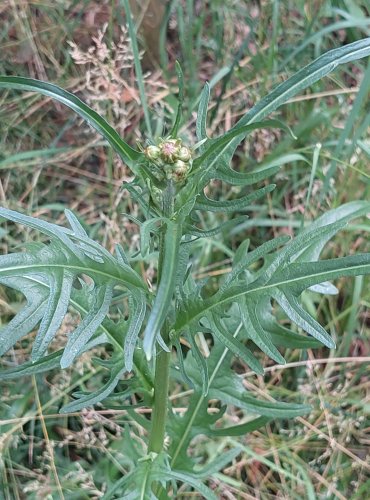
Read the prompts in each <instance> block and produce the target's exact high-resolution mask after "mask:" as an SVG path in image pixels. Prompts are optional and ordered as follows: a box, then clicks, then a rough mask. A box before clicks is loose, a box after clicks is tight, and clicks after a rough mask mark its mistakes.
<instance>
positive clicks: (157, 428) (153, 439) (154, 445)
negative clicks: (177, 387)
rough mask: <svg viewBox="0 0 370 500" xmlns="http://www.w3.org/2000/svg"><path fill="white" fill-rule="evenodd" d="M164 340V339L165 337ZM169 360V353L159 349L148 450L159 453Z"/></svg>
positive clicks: (162, 438) (166, 401)
mask: <svg viewBox="0 0 370 500" xmlns="http://www.w3.org/2000/svg"><path fill="white" fill-rule="evenodd" d="M164 340H165V341H166V340H167V339H164ZM170 360H171V353H169V352H166V351H161V352H160V353H159V354H158V356H157V359H156V362H155V377H154V402H153V413H152V427H151V430H150V437H149V445H148V452H151V451H154V452H155V453H160V452H161V451H162V450H163V443H164V436H165V429H166V415H167V405H168V386H169V371H170Z"/></svg>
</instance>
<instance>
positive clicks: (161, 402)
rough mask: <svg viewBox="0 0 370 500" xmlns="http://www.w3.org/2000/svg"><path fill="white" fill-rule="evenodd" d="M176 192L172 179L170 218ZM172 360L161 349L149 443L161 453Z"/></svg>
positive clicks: (166, 209) (167, 196) (166, 199)
mask: <svg viewBox="0 0 370 500" xmlns="http://www.w3.org/2000/svg"><path fill="white" fill-rule="evenodd" d="M174 194H175V193H174V187H173V183H172V181H169V182H168V185H167V187H166V189H165V190H164V192H163V215H164V216H165V217H169V218H170V217H172V215H173V205H174ZM165 227H166V226H164V227H163V230H162V232H161V234H160V239H159V258H158V286H159V284H160V281H161V275H162V269H163V265H164V257H165V255H164V252H165V229H164V228H165ZM168 337H169V335H168V330H167V328H166V324H165V325H164V327H163V332H162V338H163V340H164V342H165V343H166V344H167V343H168V340H169V338H168ZM170 362H171V353H170V352H166V351H163V350H161V351H160V352H159V354H158V355H157V357H156V361H155V375H154V399H153V413H152V426H151V430H150V436H149V444H148V452H149V453H150V452H152V451H153V452H155V453H161V451H162V450H163V444H164V437H165V431H166V420H167V418H166V417H167V407H168V387H169V373H170Z"/></svg>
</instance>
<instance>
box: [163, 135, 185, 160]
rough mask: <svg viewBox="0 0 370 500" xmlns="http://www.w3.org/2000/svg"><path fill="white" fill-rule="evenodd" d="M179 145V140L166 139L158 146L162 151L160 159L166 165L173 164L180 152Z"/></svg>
mask: <svg viewBox="0 0 370 500" xmlns="http://www.w3.org/2000/svg"><path fill="white" fill-rule="evenodd" d="M180 143H181V141H180V140H179V139H168V140H166V141H164V142H162V144H161V145H160V148H161V151H162V158H163V160H164V161H165V162H167V163H174V161H175V160H176V158H177V155H178V153H179V151H180Z"/></svg>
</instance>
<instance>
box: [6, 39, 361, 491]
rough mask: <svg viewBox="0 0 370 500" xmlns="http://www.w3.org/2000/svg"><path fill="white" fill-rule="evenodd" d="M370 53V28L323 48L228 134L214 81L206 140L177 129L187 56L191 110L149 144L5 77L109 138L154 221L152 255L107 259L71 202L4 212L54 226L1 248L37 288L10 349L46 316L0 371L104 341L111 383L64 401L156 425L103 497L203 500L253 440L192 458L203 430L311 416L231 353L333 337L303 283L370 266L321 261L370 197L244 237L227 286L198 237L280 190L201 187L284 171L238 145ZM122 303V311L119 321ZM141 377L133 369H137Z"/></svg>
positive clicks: (14, 277)
mask: <svg viewBox="0 0 370 500" xmlns="http://www.w3.org/2000/svg"><path fill="white" fill-rule="evenodd" d="M369 54H370V39H369V38H367V39H364V40H361V41H359V42H355V43H352V44H350V45H347V46H344V47H342V48H340V49H335V50H333V51H330V52H328V53H326V54H325V55H323V56H321V57H319V58H318V59H317V60H316V61H314V62H313V63H311V64H310V65H308V66H306V67H305V68H303V69H302V70H300V71H299V72H298V73H296V74H295V75H294V76H292V77H291V78H289V79H288V80H287V81H285V82H284V83H282V84H280V85H279V86H278V87H276V89H275V90H273V91H272V92H271V93H270V94H269V95H268V96H267V97H265V98H264V99H262V100H261V101H260V102H259V103H258V104H257V105H256V106H255V107H253V108H252V109H251V110H250V111H249V112H248V113H247V114H246V115H245V116H243V117H242V118H241V119H240V120H239V121H238V122H237V124H236V125H235V126H234V127H232V129H230V130H229V131H227V132H226V133H225V134H224V135H222V136H220V137H217V138H209V137H207V133H206V119H207V108H208V100H209V87H208V85H207V84H206V85H205V87H204V89H203V91H202V94H201V96H200V101H199V109H198V116H197V123H196V134H197V139H198V143H197V144H196V145H195V146H194V147H193V148H190V147H188V146H187V145H184V144H183V142H182V140H181V138H179V137H178V130H179V125H180V123H181V110H182V104H183V98H184V84H183V77H182V73H181V69H180V67H178V77H179V87H180V92H179V105H178V112H177V115H176V116H175V117H174V123H173V126H172V130H171V132H170V133H169V135H168V136H167V137H165V138H160V139H158V140H156V141H154V142H153V143H151V144H148V145H146V147H143V148H142V150H141V151H137V150H135V149H133V148H132V147H131V146H129V145H128V144H127V143H126V142H125V141H123V140H122V138H121V137H120V136H119V135H118V134H117V133H116V132H115V130H114V129H112V128H111V127H110V126H109V125H108V123H107V122H106V121H105V120H104V118H102V117H101V116H100V115H98V114H97V113H95V112H94V111H93V110H91V109H90V108H89V107H88V106H86V105H85V104H84V103H83V102H81V101H80V100H79V99H78V98H77V97H76V96H74V95H73V94H70V93H68V92H66V91H64V90H62V89H60V88H59V87H56V86H55V85H52V84H49V83H45V82H40V81H37V80H32V79H27V78H20V77H7V76H4V77H0V87H2V88H10V89H20V90H28V91H37V92H40V93H42V94H45V95H48V96H51V97H53V98H55V99H57V100H58V101H60V102H62V103H64V104H66V105H67V106H69V107H70V108H72V109H73V110H75V111H76V112H77V113H78V114H79V115H81V116H82V117H83V118H84V119H86V120H87V121H88V122H89V123H90V124H91V125H92V126H93V127H95V128H96V129H97V130H98V131H99V132H100V133H101V134H102V135H103V137H104V138H105V139H106V140H107V141H108V143H109V144H110V145H111V146H112V147H113V148H114V150H115V151H116V152H117V153H118V154H119V155H120V157H121V158H122V160H123V161H124V162H125V163H126V164H127V165H128V166H129V167H130V168H131V170H132V172H133V174H134V176H135V178H134V180H133V181H132V182H131V183H129V184H126V185H125V187H126V189H127V190H128V191H129V193H130V195H131V196H132V198H133V199H134V200H135V201H136V202H137V203H138V204H139V206H140V207H141V209H142V218H143V220H142V221H138V220H137V221H136V222H137V223H138V224H139V226H140V236H141V242H140V252H138V253H137V254H134V255H126V254H125V252H124V250H123V249H122V247H120V246H119V245H117V248H116V254H115V255H114V256H113V255H112V254H110V253H109V252H108V251H107V250H106V249H105V248H104V247H102V246H101V245H100V244H99V243H97V242H95V241H94V240H93V239H91V238H90V237H89V236H88V234H87V232H86V230H85V228H84V226H83V225H82V224H81V222H80V221H79V219H78V217H76V216H75V215H74V214H73V213H72V212H70V211H68V210H66V217H67V219H68V222H69V224H70V229H67V228H64V227H61V226H58V225H56V224H51V223H49V222H45V221H43V220H40V219H36V218H33V217H29V216H26V215H22V214H20V213H18V212H14V211H12V210H8V209H6V208H1V209H0V216H1V217H2V218H4V219H7V220H9V221H12V222H15V223H18V224H23V225H25V226H27V227H29V228H32V229H35V230H38V231H40V232H41V233H43V234H44V235H46V237H47V241H46V242H45V243H44V244H39V245H34V246H29V247H28V248H27V249H26V251H24V252H19V253H14V254H9V255H5V256H2V257H1V258H0V283H1V284H3V285H5V286H7V287H10V288H13V289H15V290H18V291H19V292H21V293H22V294H24V296H25V298H26V304H25V306H24V308H23V309H22V310H21V311H20V312H19V313H18V314H17V315H16V316H15V317H14V318H13V319H12V320H11V321H10V322H9V323H8V324H7V325H6V326H4V327H3V328H2V329H1V330H0V346H1V348H0V351H1V354H4V353H5V352H7V351H8V350H9V349H10V348H11V347H12V346H13V345H14V344H15V343H16V342H17V341H18V340H20V339H22V338H23V337H24V336H25V335H27V334H28V333H30V332H32V331H33V330H34V329H35V328H36V326H37V325H38V324H39V323H40V325H39V328H38V332H37V335H36V337H35V339H34V342H33V350H32V359H31V361H29V362H26V363H24V364H22V365H20V366H16V367H14V368H11V369H8V370H6V371H3V372H1V373H0V378H1V379H2V380H4V379H8V378H13V377H20V376H24V375H30V374H36V373H42V372H45V371H49V370H52V369H58V368H62V369H63V368H67V367H69V366H71V365H72V364H73V362H74V361H75V360H76V359H77V358H78V357H79V356H80V355H81V354H82V353H84V352H86V351H88V350H90V349H92V348H93V347H96V346H98V345H106V346H107V348H106V352H107V356H108V355H109V358H108V359H100V360H96V363H98V364H99V365H101V366H102V367H103V368H106V369H107V370H108V380H107V382H106V383H105V384H104V385H103V386H102V387H100V388H99V389H98V390H96V391H94V392H91V393H86V392H83V391H80V392H77V393H75V394H74V398H75V399H74V401H72V402H71V403H69V404H68V405H66V406H65V407H64V408H62V410H61V411H62V412H65V413H68V412H74V411H79V410H81V409H82V408H84V407H87V406H92V405H94V404H97V403H99V402H101V401H103V400H104V404H105V405H107V406H109V407H111V408H128V409H129V411H130V415H131V416H132V418H133V419H134V420H136V422H137V424H138V425H140V426H142V427H143V428H144V429H145V430H147V431H148V441H147V448H146V449H141V448H140V446H139V445H134V444H133V443H127V449H125V454H126V455H127V463H126V469H127V474H126V475H125V476H123V477H121V478H117V481H116V483H115V485H114V486H112V488H110V490H109V491H108V492H107V493H106V494H105V495H104V498H105V499H109V498H117V497H120V498H122V495H125V497H124V498H167V496H168V494H170V493H171V494H173V495H175V494H176V489H177V487H178V485H179V484H181V483H185V484H188V485H189V486H190V487H191V488H193V489H195V490H197V491H198V492H199V493H200V494H201V495H203V496H204V497H205V498H216V496H215V494H214V493H213V491H212V490H211V489H210V488H209V487H208V486H206V484H205V480H206V479H208V478H210V477H211V476H212V474H214V473H215V472H217V471H218V470H220V469H221V468H223V467H224V466H225V465H226V464H227V463H229V462H230V461H231V460H232V459H233V458H234V457H236V456H237V455H238V454H239V453H240V448H239V447H238V446H236V447H235V446H231V445H230V449H229V451H228V452H227V453H225V454H223V455H221V456H220V458H219V459H217V460H216V461H214V462H212V463H210V464H206V465H203V466H202V467H200V466H199V464H197V461H198V460H192V459H191V458H190V457H189V456H188V455H187V449H188V447H189V445H190V442H191V440H192V439H193V438H194V437H196V436H197V435H199V434H205V435H208V436H211V437H217V436H240V435H242V434H245V433H247V432H249V431H251V430H254V429H256V428H259V427H261V426H263V425H265V424H266V422H268V421H269V420H271V419H277V418H284V419H285V418H289V417H294V416H297V415H301V414H304V413H306V412H308V411H309V408H308V407H307V406H304V405H301V404H295V403H285V402H275V401H273V402H271V401H264V400H261V399H259V398H256V397H255V396H252V395H251V394H249V393H247V392H246V390H245V389H244V387H243V385H242V383H241V381H240V380H239V378H238V376H237V375H236V373H235V372H234V371H233V369H232V363H231V359H232V356H233V355H234V356H237V357H238V358H240V359H241V360H242V361H243V362H245V363H247V364H248V365H249V366H250V368H251V369H253V370H254V371H255V372H256V373H259V374H262V373H263V367H262V366H261V364H260V361H259V359H258V356H256V355H255V353H254V347H253V346H257V347H258V348H259V349H260V350H261V351H263V352H264V353H265V354H266V355H267V356H269V357H270V358H271V359H273V360H274V361H276V362H277V363H284V358H283V357H282V355H281V353H280V351H279V350H278V348H277V347H279V346H282V347H292V348H297V349H299V348H301V349H305V348H307V347H318V346H319V345H321V344H324V345H325V346H327V347H329V348H333V347H334V342H333V340H332V339H331V337H330V336H329V335H328V333H327V332H326V331H325V329H324V328H323V327H322V326H321V325H320V324H319V323H317V322H316V321H315V320H314V318H313V317H312V316H311V315H310V314H308V312H307V311H306V310H305V309H304V308H303V307H302V305H301V304H300V302H299V297H300V295H301V293H302V292H303V291H304V290H306V289H313V290H315V291H318V292H320V293H335V292H336V289H335V287H334V286H333V285H331V284H330V281H332V280H333V279H336V278H338V277H340V276H355V275H361V274H369V273H370V255H369V254H360V255H351V256H348V257H344V258H338V259H331V260H322V261H320V260H319V256H320V253H321V251H322V249H323V247H324V245H325V244H326V242H327V241H328V240H329V239H330V238H331V237H332V236H333V235H334V234H335V233H336V232H337V231H339V230H341V229H342V228H343V227H344V226H345V224H346V223H347V222H348V221H349V220H351V219H353V218H355V217H359V216H361V215H364V214H365V213H366V212H368V211H369V210H370V203H367V202H362V201H355V202H351V203H347V204H345V205H342V206H340V207H338V208H336V209H334V210H330V211H328V212H327V213H326V214H324V215H323V216H321V217H320V218H319V219H317V220H316V221H315V222H314V223H312V224H310V225H309V226H307V227H305V228H303V229H302V230H301V231H300V232H299V233H298V234H297V236H296V237H295V238H294V239H292V240H291V239H290V238H289V237H285V236H281V237H278V238H275V239H273V240H271V241H267V242H265V243H263V244H262V245H261V246H260V247H257V248H255V249H253V250H250V249H249V242H248V240H246V241H244V242H243V243H242V244H241V245H240V247H239V248H238V250H237V252H236V255H235V259H234V261H233V267H232V270H231V271H230V272H229V273H228V274H227V275H226V276H225V277H224V278H223V279H222V280H221V281H220V282H219V283H218V286H217V289H216V290H214V289H213V287H212V286H210V285H208V284H207V283H205V282H203V281H201V280H196V279H195V278H194V275H193V269H192V265H193V263H194V261H195V259H194V253H195V252H196V249H197V245H198V243H197V242H198V241H199V240H200V239H202V238H211V237H212V236H214V235H215V234H217V233H220V232H221V233H222V231H224V230H225V229H229V228H230V227H232V226H233V225H235V224H237V223H238V222H240V220H241V217H235V218H229V215H228V214H232V213H235V212H239V211H245V210H247V209H248V207H249V205H250V204H251V203H252V202H253V201H255V200H257V199H259V198H262V197H264V196H265V195H266V194H267V193H269V192H271V191H272V190H273V189H274V187H275V186H274V184H267V185H265V186H264V187H262V188H261V187H260V188H258V189H256V190H253V191H250V192H247V193H246V194H243V195H242V196H241V197H239V198H236V199H235V198H231V199H228V200H223V201H216V200H212V199H210V198H208V197H207V196H206V194H205V192H204V190H205V188H206V187H207V186H208V184H209V183H210V182H211V180H213V179H218V180H221V181H224V182H226V183H228V184H229V185H231V186H237V187H241V188H249V186H253V185H255V184H257V183H259V182H261V181H264V180H265V179H266V178H267V177H269V176H271V175H273V174H274V173H276V172H277V171H278V169H279V166H280V164H281V160H279V161H276V162H275V163H272V164H269V165H268V166H266V167H263V168H259V169H256V170H254V171H251V172H247V173H241V172H237V171H235V170H233V169H232V168H231V166H230V164H231V160H232V158H233V156H234V153H235V150H236V148H237V146H238V145H239V143H240V142H241V141H242V140H243V139H244V138H245V137H246V136H247V135H248V134H249V133H250V132H252V131H253V130H256V129H259V128H267V127H279V128H281V129H283V130H285V131H288V132H289V128H288V127H287V126H286V125H284V124H283V123H281V122H279V121H278V120H275V119H274V120H265V118H266V117H267V115H269V114H270V113H272V112H273V111H275V110H276V109H277V108H278V107H279V106H280V105H282V104H284V103H285V102H286V101H287V100H288V99H289V98H290V97H292V96H293V95H295V94H296V93H297V92H299V91H301V90H302V89H304V88H307V87H308V86H310V85H311V84H312V83H314V82H315V81H317V80H319V79H320V78H322V77H324V76H325V75H327V74H328V73H329V72H331V71H333V70H334V69H335V68H336V67H337V66H338V65H339V64H344V63H347V62H350V61H354V60H356V59H359V58H361V57H365V56H367V55H369ZM203 211H208V212H218V213H223V214H226V217H227V220H226V221H225V222H224V223H223V224H221V225H219V226H218V227H215V228H212V229H210V230H205V229H201V228H200V227H198V225H199V221H200V214H201V213H202V212H203ZM243 218H244V217H243ZM156 255H157V256H158V257H157V259H158V270H157V285H156V291H155V292H153V291H152V290H151V289H149V288H148V285H147V283H146V282H145V281H144V280H143V279H142V277H141V276H140V275H139V274H138V273H137V272H136V270H135V267H136V265H137V263H138V262H139V261H142V262H143V263H144V264H145V262H146V261H147V260H148V258H149V257H151V258H153V257H154V256H156ZM92 283H93V284H92ZM277 305H279V306H280V308H281V309H282V310H283V311H284V313H285V314H286V316H287V317H288V318H289V319H290V321H291V323H292V324H294V325H296V326H297V327H299V328H300V329H302V330H303V331H305V332H307V333H308V334H309V336H308V337H307V336H305V335H302V334H299V333H296V332H294V331H292V330H289V329H287V328H286V327H283V326H281V325H280V324H279V323H278V321H277V320H276V318H275V314H274V313H275V309H276V307H277ZM69 306H71V307H72V308H73V309H75V310H77V311H78V312H79V313H80V314H81V316H82V320H81V322H80V324H79V326H78V327H77V328H76V329H75V330H74V331H73V332H72V333H71V334H70V335H69V338H68V341H67V343H66V345H65V347H64V349H62V350H61V351H56V352H52V353H48V350H49V346H50V343H51V342H52V340H53V339H54V337H55V335H56V334H57V332H58V330H59V328H60V325H61V323H62V321H63V318H64V316H65V314H66V312H67V310H68V307H69ZM111 308H114V313H115V316H117V314H118V315H120V318H121V319H119V320H116V321H113V320H112V319H109V312H110V309H111ZM181 341H183V342H184V343H181ZM204 341H206V343H207V345H208V348H209V350H210V353H209V355H208V356H207V357H206V356H204V352H202V348H201V346H202V342H204ZM185 346H186V347H185ZM188 347H190V349H188ZM175 352H176V358H175ZM131 372H132V373H133V374H135V376H134V377H131V376H129V375H128V374H129V373H131ZM171 379H172V380H175V381H177V382H179V383H180V384H181V385H184V386H189V387H190V388H191V395H190V398H189V402H188V410H187V412H186V413H185V415H184V416H183V417H179V416H177V415H176V414H175V413H174V412H172V410H171V405H170V403H169V400H168V392H169V382H170V380H171ZM133 398H135V401H136V402H137V401H139V403H138V405H139V406H147V407H150V408H152V417H151V421H150V422H149V421H148V420H146V419H144V418H143V417H142V416H141V415H140V414H138V413H135V411H132V409H131V410H130V403H131V402H132V399H133ZM211 400H212V401H214V400H217V401H219V402H220V403H221V405H222V406H221V409H220V410H219V411H218V412H216V413H209V412H208V406H209V401H211ZM227 405H235V406H237V407H239V408H242V409H244V410H246V411H248V412H250V413H251V414H252V415H256V417H255V418H254V419H253V420H251V421H248V422H247V423H245V424H242V425H239V426H233V427H227V428H222V427H219V426H218V421H219V420H220V419H221V417H222V415H223V413H224V411H225V409H226V406H227ZM166 435H167V436H168V440H166ZM231 442H232V441H230V443H231ZM166 492H167V493H166Z"/></svg>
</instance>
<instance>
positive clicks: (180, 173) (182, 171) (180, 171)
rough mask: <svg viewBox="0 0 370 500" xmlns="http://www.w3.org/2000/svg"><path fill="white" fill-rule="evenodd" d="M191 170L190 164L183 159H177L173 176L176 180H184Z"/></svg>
mask: <svg viewBox="0 0 370 500" xmlns="http://www.w3.org/2000/svg"><path fill="white" fill-rule="evenodd" d="M188 172H189V165H188V164H187V163H185V162H184V161H182V160H177V161H176V162H175V164H174V169H173V172H172V178H173V180H174V181H175V182H183V181H184V180H185V179H186V177H187V175H188Z"/></svg>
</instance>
